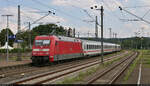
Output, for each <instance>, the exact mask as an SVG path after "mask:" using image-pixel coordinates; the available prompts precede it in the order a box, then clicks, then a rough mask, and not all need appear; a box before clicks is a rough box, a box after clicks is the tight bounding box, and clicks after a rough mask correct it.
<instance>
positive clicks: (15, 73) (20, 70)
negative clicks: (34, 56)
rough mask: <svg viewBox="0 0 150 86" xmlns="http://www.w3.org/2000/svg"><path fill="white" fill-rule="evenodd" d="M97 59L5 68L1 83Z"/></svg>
mask: <svg viewBox="0 0 150 86" xmlns="http://www.w3.org/2000/svg"><path fill="white" fill-rule="evenodd" d="M126 53H127V51H126V52H123V53H121V54H122V55H124V54H126ZM121 54H119V55H121ZM119 55H114V56H112V58H113V57H116V56H119ZM107 58H109V57H107ZM96 59H97V58H92V59H91V58H90V59H85V60H77V61H73V62H67V63H62V64H56V65H51V66H46V67H32V66H20V67H17V68H16V69H15V68H10V69H8V70H5V69H4V70H1V71H0V75H1V76H2V75H4V77H1V78H0V82H1V83H2V82H5V81H6V82H8V81H12V80H14V79H20V78H25V77H29V76H30V75H35V74H39V73H41V72H42V73H43V72H47V71H52V70H56V69H61V68H64V67H67V66H68V65H69V64H72V65H76V64H79V63H83V62H84V61H85V62H86V63H88V62H89V63H90V62H92V61H95V60H96ZM110 59H111V58H110ZM88 60H89V61H88ZM6 71H7V72H6ZM34 72H35V73H34ZM30 73H31V74H30ZM32 73H33V74H32Z"/></svg>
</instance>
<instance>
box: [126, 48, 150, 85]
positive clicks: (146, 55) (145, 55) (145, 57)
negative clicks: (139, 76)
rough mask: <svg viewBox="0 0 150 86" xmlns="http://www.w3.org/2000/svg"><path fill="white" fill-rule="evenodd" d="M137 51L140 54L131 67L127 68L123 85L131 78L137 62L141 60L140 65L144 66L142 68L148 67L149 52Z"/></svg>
mask: <svg viewBox="0 0 150 86" xmlns="http://www.w3.org/2000/svg"><path fill="white" fill-rule="evenodd" d="M138 51H139V52H140V54H139V56H138V57H137V58H136V59H135V60H134V61H133V63H132V64H131V66H130V67H129V68H128V70H127V73H126V74H125V76H124V79H123V83H125V82H126V81H127V80H128V79H129V77H130V76H131V74H132V72H133V70H134V69H135V67H136V66H137V64H138V63H139V61H141V60H142V63H143V64H144V66H146V67H150V54H149V52H150V50H138Z"/></svg>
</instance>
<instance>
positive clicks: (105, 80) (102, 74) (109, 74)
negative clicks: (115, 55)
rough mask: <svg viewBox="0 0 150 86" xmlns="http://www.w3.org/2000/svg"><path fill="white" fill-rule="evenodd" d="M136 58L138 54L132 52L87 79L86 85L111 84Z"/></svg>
mask: <svg viewBox="0 0 150 86" xmlns="http://www.w3.org/2000/svg"><path fill="white" fill-rule="evenodd" d="M137 56H138V52H134V54H132V55H130V56H127V57H125V58H123V59H121V60H120V61H119V62H117V63H114V64H112V66H110V67H108V68H106V69H104V70H103V71H98V72H97V73H95V74H94V75H92V76H90V77H89V80H88V79H87V83H86V84H113V83H114V82H115V81H116V80H117V79H118V78H119V76H120V75H121V74H122V73H123V72H124V71H125V70H126V69H127V68H128V66H129V65H130V64H131V63H132V62H133V60H134V59H135V58H136V57H137Z"/></svg>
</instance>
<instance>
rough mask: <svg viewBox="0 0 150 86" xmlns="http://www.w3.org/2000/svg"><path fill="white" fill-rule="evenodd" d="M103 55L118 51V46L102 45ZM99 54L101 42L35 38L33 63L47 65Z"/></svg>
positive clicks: (67, 38)
mask: <svg viewBox="0 0 150 86" xmlns="http://www.w3.org/2000/svg"><path fill="white" fill-rule="evenodd" d="M103 46H104V53H110V52H115V51H120V50H121V47H120V45H118V44H112V43H105V42H104V43H103ZM100 54H101V42H98V41H89V40H81V39H78V38H71V37H64V36H55V35H50V36H36V37H35V40H34V43H33V47H32V57H31V60H32V62H33V63H36V64H40V63H47V62H54V61H59V60H65V59H72V58H81V57H86V56H95V55H100Z"/></svg>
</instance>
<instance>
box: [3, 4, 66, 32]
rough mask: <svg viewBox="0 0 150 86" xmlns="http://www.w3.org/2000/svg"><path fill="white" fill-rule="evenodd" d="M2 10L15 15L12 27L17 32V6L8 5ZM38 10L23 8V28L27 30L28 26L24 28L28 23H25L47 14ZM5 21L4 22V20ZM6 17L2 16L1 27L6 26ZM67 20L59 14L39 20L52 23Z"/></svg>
mask: <svg viewBox="0 0 150 86" xmlns="http://www.w3.org/2000/svg"><path fill="white" fill-rule="evenodd" d="M0 11H1V12H3V14H12V15H13V17H11V18H10V21H9V23H10V25H9V27H10V29H11V30H12V31H13V33H16V32H17V19H18V18H17V14H18V11H17V7H6V8H1V10H0ZM29 11H34V13H33V12H29ZM36 12H38V10H35V9H31V8H27V7H24V8H21V30H26V29H27V28H24V27H25V26H26V25H27V24H25V23H26V22H31V23H32V22H33V21H35V20H37V19H39V18H41V17H43V16H44V15H45V14H43V15H42V14H39V13H36ZM3 21H4V22H3ZM5 21H6V18H2V17H1V20H0V22H1V24H0V25H1V26H0V28H6V22H5ZM58 21H59V22H60V23H61V22H67V20H66V19H64V18H62V17H59V16H55V15H51V14H50V15H49V16H47V17H45V18H43V19H42V20H40V21H39V22H50V23H55V22H58Z"/></svg>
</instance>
